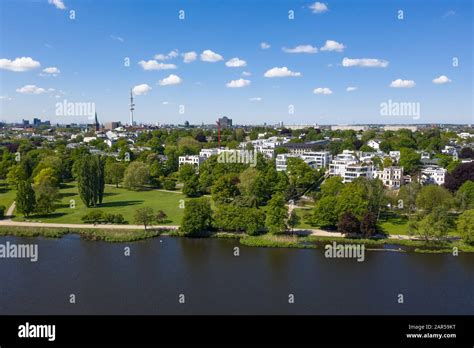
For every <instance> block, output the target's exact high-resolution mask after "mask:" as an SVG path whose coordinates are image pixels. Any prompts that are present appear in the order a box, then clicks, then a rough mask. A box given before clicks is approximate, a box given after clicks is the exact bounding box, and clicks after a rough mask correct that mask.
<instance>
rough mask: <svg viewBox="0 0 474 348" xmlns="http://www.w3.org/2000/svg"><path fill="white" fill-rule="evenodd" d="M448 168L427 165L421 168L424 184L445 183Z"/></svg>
mask: <svg viewBox="0 0 474 348" xmlns="http://www.w3.org/2000/svg"><path fill="white" fill-rule="evenodd" d="M446 172H447V170H446V169H444V168H441V167H434V166H433V167H426V168H423V169H422V170H421V182H422V183H423V184H436V185H443V184H444V179H445V176H446Z"/></svg>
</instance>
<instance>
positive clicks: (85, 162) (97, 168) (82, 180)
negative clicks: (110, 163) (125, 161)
mask: <svg viewBox="0 0 474 348" xmlns="http://www.w3.org/2000/svg"><path fill="white" fill-rule="evenodd" d="M104 167H105V161H104V160H103V159H102V158H101V157H100V156H93V155H84V156H83V157H82V158H80V159H79V160H78V161H77V165H76V168H75V170H74V171H75V173H76V174H75V175H76V177H77V187H78V191H79V196H80V197H81V200H82V201H83V202H84V204H85V205H86V207H92V206H94V207H95V206H97V205H98V204H102V200H103V196H104V189H105V173H104Z"/></svg>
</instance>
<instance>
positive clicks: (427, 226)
mask: <svg viewBox="0 0 474 348" xmlns="http://www.w3.org/2000/svg"><path fill="white" fill-rule="evenodd" d="M448 229H449V222H448V215H447V213H446V211H445V210H444V209H443V208H442V207H436V208H434V209H433V210H432V211H431V212H430V213H429V214H427V215H425V216H424V217H422V218H421V220H419V221H412V222H411V223H410V230H409V232H410V233H411V234H413V233H415V234H417V235H419V236H420V237H422V238H423V239H424V240H425V241H427V242H428V241H430V240H432V239H437V240H440V239H441V238H445V237H446V236H447V235H448Z"/></svg>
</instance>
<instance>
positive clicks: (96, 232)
mask: <svg viewBox="0 0 474 348" xmlns="http://www.w3.org/2000/svg"><path fill="white" fill-rule="evenodd" d="M102 227H103V228H101V227H100V225H99V226H94V228H66V227H30V226H0V236H16V237H47V238H61V237H63V236H64V235H66V234H77V235H79V236H80V237H81V238H83V239H86V240H96V241H105V242H134V241H139V240H143V239H148V238H154V237H158V236H170V237H181V238H188V237H185V236H183V235H182V234H180V233H179V231H177V230H173V229H169V228H153V229H148V230H144V229H113V225H104V226H102ZM193 238H225V239H238V240H239V243H240V244H242V245H245V246H249V247H265V248H299V249H317V248H324V246H325V245H326V244H328V243H332V242H337V243H340V244H364V245H365V247H366V249H367V250H372V251H408V252H417V253H452V252H453V251H454V250H455V249H454V248H457V250H458V251H459V252H474V246H473V245H468V244H465V243H463V242H462V241H460V240H448V241H442V242H428V243H427V242H425V241H421V240H409V239H391V238H385V239H357V238H346V237H341V236H339V235H338V236H314V235H309V236H304V235H303V236H301V235H296V234H292V235H271V234H264V235H259V236H248V235H246V234H244V233H232V232H217V233H212V232H208V233H205V234H202V235H199V236H193ZM387 246H393V247H392V248H386V247H387ZM401 247H403V249H402V248H401Z"/></svg>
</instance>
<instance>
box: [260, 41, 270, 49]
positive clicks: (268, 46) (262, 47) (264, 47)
mask: <svg viewBox="0 0 474 348" xmlns="http://www.w3.org/2000/svg"><path fill="white" fill-rule="evenodd" d="M270 47H272V46H270V45H269V44H267V43H266V42H262V43H260V48H261V49H262V50H268V49H269V48H270Z"/></svg>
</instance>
